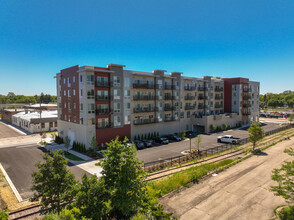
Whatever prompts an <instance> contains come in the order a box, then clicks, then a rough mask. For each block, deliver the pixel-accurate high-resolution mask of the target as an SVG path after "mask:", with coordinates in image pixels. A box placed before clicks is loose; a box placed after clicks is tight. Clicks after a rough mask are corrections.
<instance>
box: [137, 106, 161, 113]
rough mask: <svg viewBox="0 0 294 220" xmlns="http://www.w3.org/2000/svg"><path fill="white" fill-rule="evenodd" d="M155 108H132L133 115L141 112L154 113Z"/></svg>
mask: <svg viewBox="0 0 294 220" xmlns="http://www.w3.org/2000/svg"><path fill="white" fill-rule="evenodd" d="M154 111H156V108H155V107H153V108H134V113H142V112H154Z"/></svg>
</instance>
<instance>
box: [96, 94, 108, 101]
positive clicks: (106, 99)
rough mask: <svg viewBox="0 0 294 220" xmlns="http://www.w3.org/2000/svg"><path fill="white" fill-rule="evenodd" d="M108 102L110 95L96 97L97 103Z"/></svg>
mask: <svg viewBox="0 0 294 220" xmlns="http://www.w3.org/2000/svg"><path fill="white" fill-rule="evenodd" d="M108 100H110V96H108V95H102V96H101V95H98V96H96V101H108Z"/></svg>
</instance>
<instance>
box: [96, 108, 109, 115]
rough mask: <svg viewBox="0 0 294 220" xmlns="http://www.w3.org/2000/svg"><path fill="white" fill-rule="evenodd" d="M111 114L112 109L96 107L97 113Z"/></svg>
mask: <svg viewBox="0 0 294 220" xmlns="http://www.w3.org/2000/svg"><path fill="white" fill-rule="evenodd" d="M109 114H111V110H110V109H96V115H109Z"/></svg>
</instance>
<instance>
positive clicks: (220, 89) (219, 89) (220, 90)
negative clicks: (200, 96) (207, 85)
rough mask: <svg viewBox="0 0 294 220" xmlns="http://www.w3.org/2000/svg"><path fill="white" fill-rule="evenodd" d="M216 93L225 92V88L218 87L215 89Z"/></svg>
mask: <svg viewBox="0 0 294 220" xmlns="http://www.w3.org/2000/svg"><path fill="white" fill-rule="evenodd" d="M214 91H216V92H222V91H224V88H223V87H218V86H216V87H215V88H214Z"/></svg>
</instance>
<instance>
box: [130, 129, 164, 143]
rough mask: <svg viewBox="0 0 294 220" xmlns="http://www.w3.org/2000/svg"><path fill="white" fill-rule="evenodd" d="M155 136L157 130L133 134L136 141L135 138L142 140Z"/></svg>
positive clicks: (135, 139)
mask: <svg viewBox="0 0 294 220" xmlns="http://www.w3.org/2000/svg"><path fill="white" fill-rule="evenodd" d="M156 137H159V132H157V133H156V132H155V131H154V132H152V133H150V132H149V133H148V134H145V135H144V134H141V135H139V134H138V135H135V137H134V141H137V140H140V141H142V140H150V139H153V138H156Z"/></svg>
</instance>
